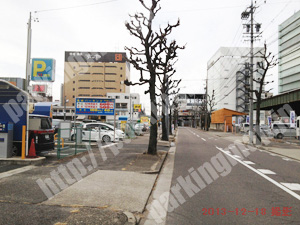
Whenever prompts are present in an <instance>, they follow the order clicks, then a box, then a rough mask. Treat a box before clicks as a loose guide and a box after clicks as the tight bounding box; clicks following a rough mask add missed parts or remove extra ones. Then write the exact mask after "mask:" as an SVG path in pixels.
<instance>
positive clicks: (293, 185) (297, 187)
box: [281, 183, 300, 191]
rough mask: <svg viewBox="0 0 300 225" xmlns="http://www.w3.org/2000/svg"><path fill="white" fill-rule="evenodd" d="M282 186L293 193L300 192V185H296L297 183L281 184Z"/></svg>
mask: <svg viewBox="0 0 300 225" xmlns="http://www.w3.org/2000/svg"><path fill="white" fill-rule="evenodd" d="M281 184H282V185H284V186H286V187H287V188H289V189H291V190H293V191H300V184H296V183H281Z"/></svg>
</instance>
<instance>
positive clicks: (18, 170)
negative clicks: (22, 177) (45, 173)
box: [0, 166, 35, 179]
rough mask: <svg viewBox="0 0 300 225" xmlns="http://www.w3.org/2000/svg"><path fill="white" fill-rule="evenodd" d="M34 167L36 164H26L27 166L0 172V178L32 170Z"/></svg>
mask: <svg viewBox="0 0 300 225" xmlns="http://www.w3.org/2000/svg"><path fill="white" fill-rule="evenodd" d="M33 168H35V166H25V167H21V168H18V169H14V170H10V171H7V172H4V173H1V174H0V179H2V178H5V177H10V176H12V175H15V174H18V173H23V172H25V171H28V170H31V169H33Z"/></svg>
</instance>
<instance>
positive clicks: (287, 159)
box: [282, 158, 292, 161]
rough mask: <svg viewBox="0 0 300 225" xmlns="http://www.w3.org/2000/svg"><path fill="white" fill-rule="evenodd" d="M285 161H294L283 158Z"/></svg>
mask: <svg viewBox="0 0 300 225" xmlns="http://www.w3.org/2000/svg"><path fill="white" fill-rule="evenodd" d="M282 159H283V160H285V161H292V160H291V159H289V158H282Z"/></svg>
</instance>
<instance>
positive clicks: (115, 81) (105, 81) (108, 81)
mask: <svg viewBox="0 0 300 225" xmlns="http://www.w3.org/2000/svg"><path fill="white" fill-rule="evenodd" d="M105 82H116V81H115V80H105Z"/></svg>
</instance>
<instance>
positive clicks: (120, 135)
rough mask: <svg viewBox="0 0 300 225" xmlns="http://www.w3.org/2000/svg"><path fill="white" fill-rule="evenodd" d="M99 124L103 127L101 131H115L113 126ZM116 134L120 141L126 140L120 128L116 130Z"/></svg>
mask: <svg viewBox="0 0 300 225" xmlns="http://www.w3.org/2000/svg"><path fill="white" fill-rule="evenodd" d="M98 124H100V125H101V129H108V130H112V131H113V130H114V126H113V125H111V124H107V123H98ZM116 134H117V135H118V136H119V138H120V139H124V138H125V133H124V132H123V131H122V130H120V129H118V128H116Z"/></svg>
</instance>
